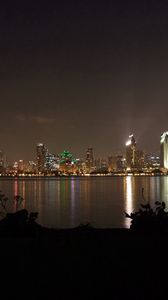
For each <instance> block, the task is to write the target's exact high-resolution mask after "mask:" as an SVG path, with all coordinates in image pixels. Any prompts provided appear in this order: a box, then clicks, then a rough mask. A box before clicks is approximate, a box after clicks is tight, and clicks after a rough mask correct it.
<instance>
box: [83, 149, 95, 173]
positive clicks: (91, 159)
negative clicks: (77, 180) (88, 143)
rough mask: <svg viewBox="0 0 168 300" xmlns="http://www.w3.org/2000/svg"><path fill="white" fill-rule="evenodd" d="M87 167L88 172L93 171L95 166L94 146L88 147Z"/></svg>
mask: <svg viewBox="0 0 168 300" xmlns="http://www.w3.org/2000/svg"><path fill="white" fill-rule="evenodd" d="M85 162H86V168H87V171H88V172H91V171H92V169H93V167H94V155H93V148H88V149H87V152H86V161H85Z"/></svg>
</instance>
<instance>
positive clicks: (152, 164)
mask: <svg viewBox="0 0 168 300" xmlns="http://www.w3.org/2000/svg"><path fill="white" fill-rule="evenodd" d="M145 167H146V168H152V169H158V168H159V167H160V157H159V155H156V154H146V155H145Z"/></svg>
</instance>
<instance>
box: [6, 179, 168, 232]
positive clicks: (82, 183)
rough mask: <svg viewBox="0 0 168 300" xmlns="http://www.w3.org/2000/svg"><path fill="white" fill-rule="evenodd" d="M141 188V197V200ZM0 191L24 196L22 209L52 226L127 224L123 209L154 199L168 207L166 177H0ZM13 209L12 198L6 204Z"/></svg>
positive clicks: (40, 221)
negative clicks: (33, 212) (33, 213)
mask: <svg viewBox="0 0 168 300" xmlns="http://www.w3.org/2000/svg"><path fill="white" fill-rule="evenodd" d="M142 188H143V189H144V198H145V200H144V199H142ZM0 190H2V191H3V193H4V194H5V195H6V196H7V197H8V198H10V199H13V196H14V195H18V194H19V195H21V196H22V197H23V198H24V201H23V203H22V206H21V208H24V207H25V208H27V209H28V211H37V212H39V217H38V222H39V223H40V224H42V225H45V226H48V227H55V228H70V227H75V226H78V225H79V224H81V223H83V224H86V223H91V224H92V225H93V226H94V227H109V228H110V227H129V226H130V220H129V219H127V218H125V216H124V211H126V212H127V213H131V212H132V211H135V210H137V209H139V207H140V204H141V203H142V202H144V201H146V202H147V201H150V203H151V205H153V204H154V202H155V201H156V200H162V201H165V202H166V205H167V207H168V177H166V176H164V177H133V176H127V177H99V178H97V177H92V178H75V177H74V178H73V177H69V178H57V179H50V178H45V179H44V178H43V179H17V178H15V179H12V180H11V179H8V180H7V179H1V180H0ZM8 209H9V210H11V211H15V210H16V206H15V203H14V201H12V205H11V206H10V205H9V207H8Z"/></svg>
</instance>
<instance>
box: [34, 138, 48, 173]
mask: <svg viewBox="0 0 168 300" xmlns="http://www.w3.org/2000/svg"><path fill="white" fill-rule="evenodd" d="M47 153H48V150H47V148H46V146H45V145H44V144H42V143H39V144H37V146H36V159H37V171H38V172H42V173H43V172H44V171H45V163H46V155H47Z"/></svg>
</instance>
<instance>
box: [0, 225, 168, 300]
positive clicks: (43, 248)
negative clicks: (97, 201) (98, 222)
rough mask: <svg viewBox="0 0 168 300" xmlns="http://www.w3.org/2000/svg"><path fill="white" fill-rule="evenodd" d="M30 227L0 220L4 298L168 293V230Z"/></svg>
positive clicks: (156, 296) (147, 296)
mask: <svg viewBox="0 0 168 300" xmlns="http://www.w3.org/2000/svg"><path fill="white" fill-rule="evenodd" d="M11 222H12V221H11ZM17 226H20V225H18V224H17ZM28 226H29V228H24V230H22V229H21V228H20V232H19V233H16V231H15V230H16V228H14V224H13V229H12V228H11V232H10V230H9V227H8V229H7V227H6V229H5V225H4V223H1V224H0V255H1V292H2V293H3V294H4V295H5V298H3V299H59V300H60V299H163V298H165V296H164V295H165V294H167V267H168V262H167V253H168V236H167V234H163V235H162V234H146V235H145V234H140V233H139V234H137V233H135V232H132V231H131V230H124V229H93V228H90V227H89V226H79V227H78V228H75V229H67V230H56V229H55V230H54V229H46V228H43V227H41V226H39V225H37V224H36V223H33V222H32V223H31V222H30V224H29V225H28ZM18 228H19V227H18ZM18 228H17V230H18Z"/></svg>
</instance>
